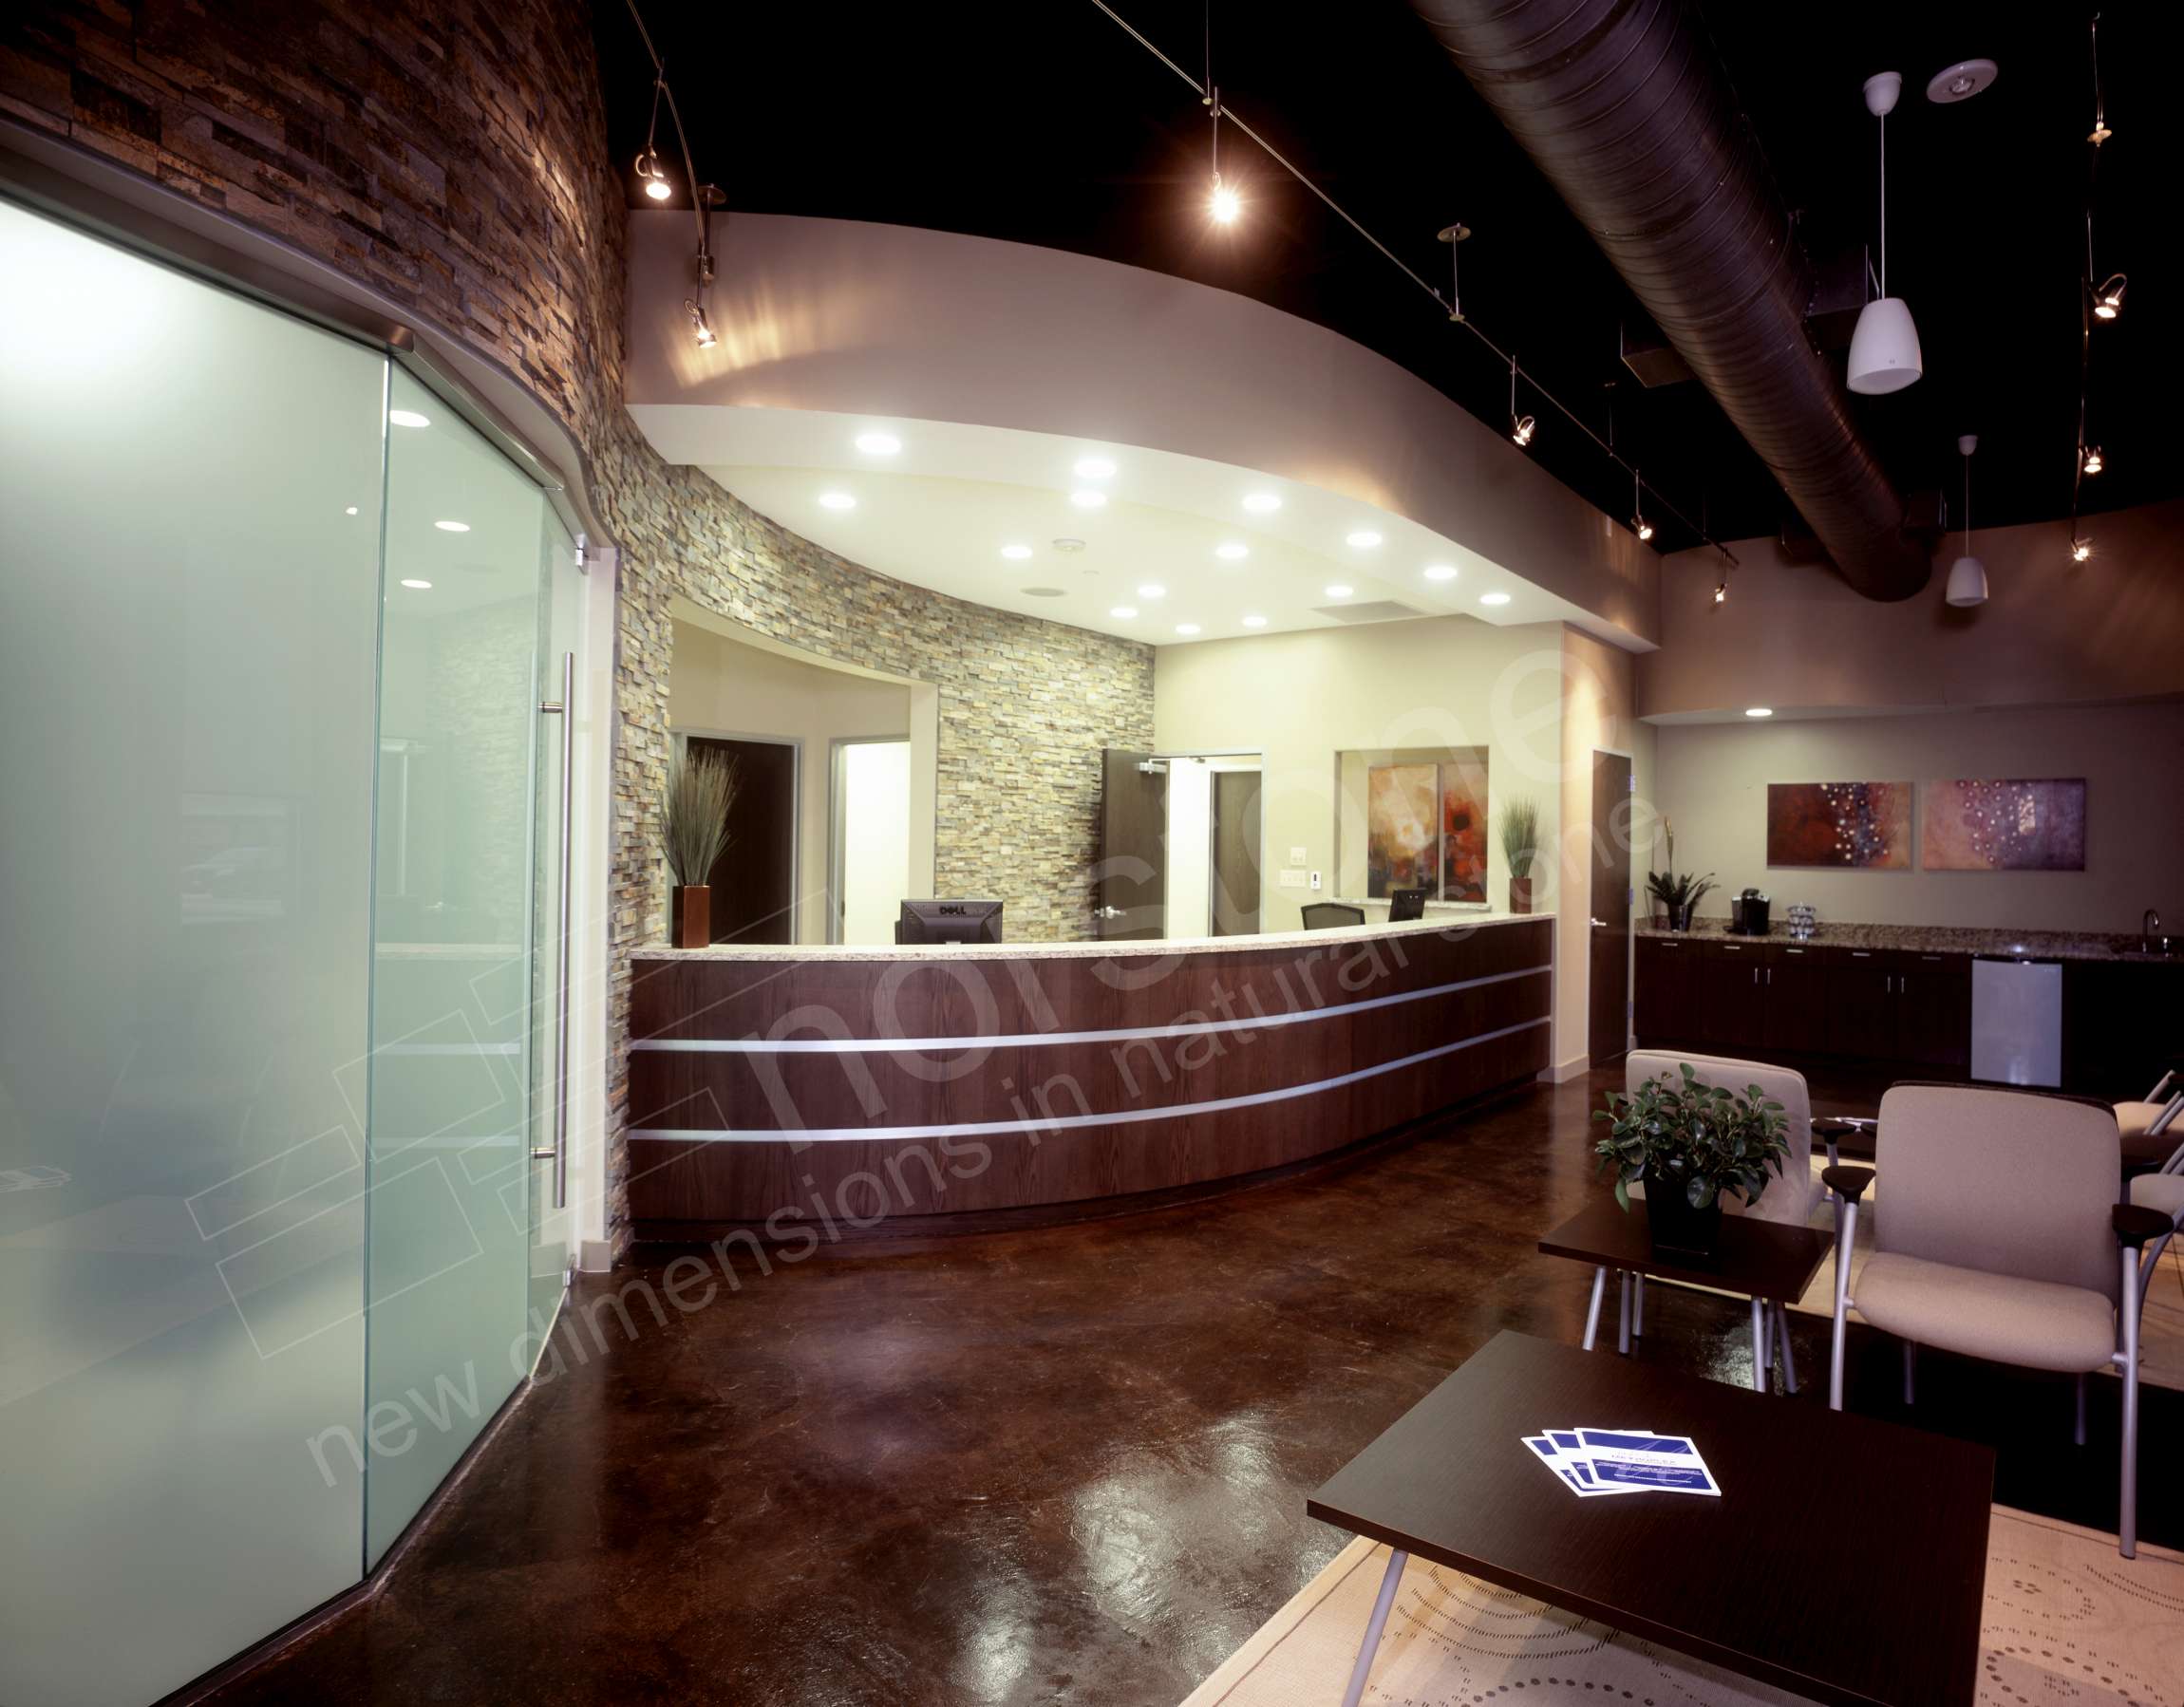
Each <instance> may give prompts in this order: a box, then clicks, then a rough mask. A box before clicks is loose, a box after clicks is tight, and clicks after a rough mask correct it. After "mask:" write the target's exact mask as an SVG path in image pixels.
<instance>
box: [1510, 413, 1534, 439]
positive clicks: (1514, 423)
mask: <svg viewBox="0 0 2184 1707" xmlns="http://www.w3.org/2000/svg"><path fill="white" fill-rule="evenodd" d="M1537 424H1538V423H1537V422H1534V420H1533V419H1532V417H1531V416H1529V415H1513V416H1511V417H1510V418H1509V436H1510V438H1512V439H1514V440H1515V441H1516V442H1517V443H1518V444H1530V443H1531V442H1532V431H1533V428H1534V426H1536V425H1537Z"/></svg>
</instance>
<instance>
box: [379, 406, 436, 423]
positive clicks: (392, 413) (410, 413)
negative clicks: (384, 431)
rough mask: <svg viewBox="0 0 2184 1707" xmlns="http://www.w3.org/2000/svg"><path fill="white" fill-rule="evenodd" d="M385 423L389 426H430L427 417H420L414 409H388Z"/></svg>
mask: <svg viewBox="0 0 2184 1707" xmlns="http://www.w3.org/2000/svg"><path fill="white" fill-rule="evenodd" d="M386 421H387V424H388V425H389V426H405V427H428V426H430V425H431V424H432V422H431V421H430V420H429V419H428V418H427V417H425V416H423V415H420V414H419V413H418V412H417V411H416V410H415V409H389V410H387V412H386Z"/></svg>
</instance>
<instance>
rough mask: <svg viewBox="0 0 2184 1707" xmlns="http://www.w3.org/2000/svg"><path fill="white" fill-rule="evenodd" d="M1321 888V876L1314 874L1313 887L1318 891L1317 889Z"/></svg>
mask: <svg viewBox="0 0 2184 1707" xmlns="http://www.w3.org/2000/svg"><path fill="white" fill-rule="evenodd" d="M1319 886H1320V874H1319V873H1318V872H1313V873H1312V887H1313V888H1314V889H1317V888H1319Z"/></svg>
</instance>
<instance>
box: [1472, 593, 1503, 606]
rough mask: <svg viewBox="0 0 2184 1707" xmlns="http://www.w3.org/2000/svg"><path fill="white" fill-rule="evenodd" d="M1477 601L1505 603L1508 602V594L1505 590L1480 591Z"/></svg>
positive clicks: (1483, 603)
mask: <svg viewBox="0 0 2184 1707" xmlns="http://www.w3.org/2000/svg"><path fill="white" fill-rule="evenodd" d="M1478 602H1479V603H1480V604H1482V605H1495V606H1499V605H1506V604H1508V603H1509V594H1507V593H1506V592H1482V593H1480V594H1479V595H1478Z"/></svg>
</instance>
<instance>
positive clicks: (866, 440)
mask: <svg viewBox="0 0 2184 1707" xmlns="http://www.w3.org/2000/svg"><path fill="white" fill-rule="evenodd" d="M901 448H902V441H901V440H899V439H897V438H896V437H895V436H894V434H893V433H859V434H858V435H857V449H859V450H860V451H862V452H864V454H865V455H866V456H868V457H892V456H894V453H895V452H896V451H898V450H900V449H901Z"/></svg>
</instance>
